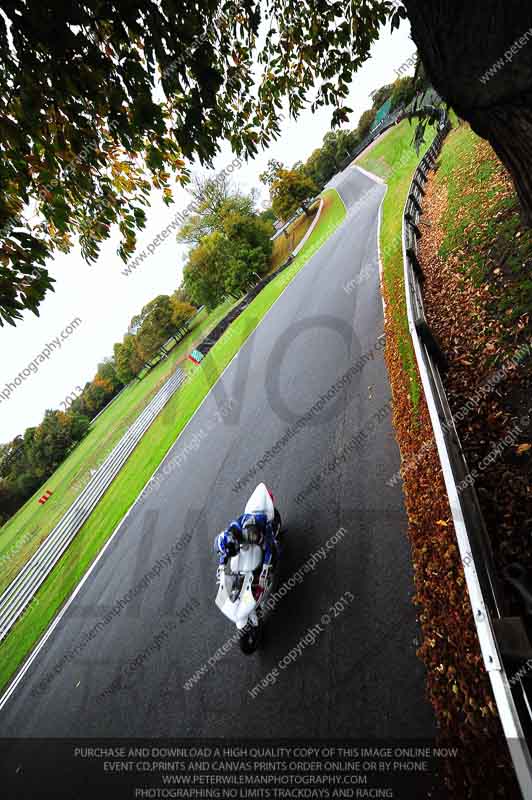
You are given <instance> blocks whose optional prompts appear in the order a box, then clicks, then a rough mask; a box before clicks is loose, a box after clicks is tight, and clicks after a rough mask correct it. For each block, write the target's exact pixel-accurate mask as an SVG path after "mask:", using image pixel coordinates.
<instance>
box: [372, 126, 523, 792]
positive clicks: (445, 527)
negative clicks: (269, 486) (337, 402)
mask: <svg viewBox="0 0 532 800" xmlns="http://www.w3.org/2000/svg"><path fill="white" fill-rule="evenodd" d="M411 137H412V130H411V128H410V127H409V126H407V124H406V123H402V124H401V126H398V128H397V129H396V130H394V131H393V132H392V133H391V134H390V136H389V137H387V139H386V140H384V141H383V142H382V143H379V144H378V145H377V146H376V147H375V148H374V149H373V150H372V151H371V153H369V154H368V156H367V157H366V158H365V159H362V160H361V162H359V163H361V165H362V166H364V167H365V168H366V169H369V170H372V171H374V172H375V173H376V174H378V175H379V176H380V177H382V178H384V179H385V180H387V183H388V191H387V195H386V197H385V200H384V204H383V219H382V226H381V234H380V236H381V238H380V244H381V253H382V260H383V284H382V292H383V297H384V300H385V303H386V310H387V313H386V320H385V333H386V350H385V361H386V365H387V368H388V373H389V376H390V383H391V386H392V400H393V422H394V426H395V430H396V437H397V441H398V444H399V447H400V451H401V462H402V468H401V475H393V476H389V477H388V478H387V480H388V481H389V482H390V483H391V484H393V483H396V482H398V481H399V480H400V479H401V477H402V479H403V491H404V496H405V506H406V510H407V514H408V536H409V540H410V545H411V548H412V562H413V567H414V581H415V587H416V594H415V597H414V603H415V605H416V606H417V608H418V615H419V622H420V625H421V629H422V634H423V641H422V644H421V646H420V648H419V650H418V656H419V657H420V658H421V659H422V661H423V662H424V664H425V666H426V669H427V693H428V697H429V700H430V702H431V704H432V706H433V709H434V713H435V716H436V720H437V722H438V727H439V731H440V737H441V738H442V739H443V740H444V741H453V742H454V743H458V744H459V746H460V747H459V749H460V755H459V758H457V759H452V760H451V759H450V760H449V761H447V763H446V765H445V769H446V786H447V790H448V796H449V797H453V798H496V797H501V796H507V797H518V796H519V790H518V789H517V786H516V783H515V778H514V776H513V771H512V768H511V765H510V760H509V756H508V751H507V747H506V743H505V741H504V738H503V735H502V729H501V726H500V722H499V719H498V715H497V709H496V706H495V703H494V701H493V697H492V693H491V687H490V684H489V680H488V677H487V675H486V672H485V670H484V666H483V661H482V656H481V652H480V647H479V644H478V638H477V634H476V630H475V626H474V622H473V619H472V614H471V606H470V602H469V597H468V593H467V590H466V584H465V579H464V572H463V565H462V561H461V558H460V555H459V551H458V547H457V544H456V537H455V533H454V529H453V524H452V517H451V512H450V508H449V503H448V499H447V493H446V488H445V483H444V479H443V475H442V472H441V466H440V461H439V457H438V453H437V449H436V445H435V441H434V436H433V431H432V425H431V420H430V415H429V412H428V408H427V405H426V402H425V399H424V396H423V392H422V390H421V380H420V376H419V372H418V369H417V364H416V360H415V358H414V355H413V351H412V343H411V339H410V334H409V331H408V322H407V314H406V304H405V285H404V272H403V258H402V235H401V229H402V211H403V208H404V204H405V200H406V197H407V193H408V191H409V187H410V181H411V178H412V174H413V172H414V170H415V168H416V167H417V164H418V161H419V158H420V156H418V155H416V153H415V151H414V150H413V148H412V147H411V146H410V140H411Z"/></svg>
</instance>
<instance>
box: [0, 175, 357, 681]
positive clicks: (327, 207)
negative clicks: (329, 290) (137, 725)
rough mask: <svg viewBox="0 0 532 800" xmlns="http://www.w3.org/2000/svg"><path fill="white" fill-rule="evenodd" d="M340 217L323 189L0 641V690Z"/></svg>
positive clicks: (335, 201)
mask: <svg viewBox="0 0 532 800" xmlns="http://www.w3.org/2000/svg"><path fill="white" fill-rule="evenodd" d="M344 217H345V207H344V205H343V203H342V201H341V199H340V196H339V195H338V193H337V192H336V191H334V190H327V191H326V192H325V193H324V204H323V209H322V214H321V217H320V219H319V222H318V224H317V225H316V228H315V229H314V231H313V232H312V234H311V236H310V237H309V239H308V240H307V242H306V243H305V245H304V246H303V248H302V250H301V251H300V253H299V254H298V256H297V257H296V258H295V259H294V261H293V262H292V264H290V266H289V267H287V269H285V270H284V271H283V272H281V273H280V274H279V275H278V276H277V277H276V278H274V280H272V281H271V282H270V283H269V284H268V285H267V286H266V287H265V288H264V289H263V291H262V292H261V293H260V294H259V295H257V297H256V298H255V299H254V300H253V301H252V302H251V303H250V305H249V306H248V307H247V308H246V309H245V311H244V312H243V313H242V314H241V315H240V316H239V317H237V319H236V320H235V321H234V322H233V323H232V325H231V326H230V327H229V328H228V330H227V331H226V332H225V334H224V335H223V336H222V337H221V338H220V339H219V340H218V342H217V343H216V344H215V345H214V347H213V348H212V350H210V351H209V353H208V354H207V356H206V357H205V358H204V360H203V361H202V362H201V365H200V366H198V367H194V368H193V369H192V371H191V372H190V376H189V380H187V382H186V383H185V384H184V385H183V387H182V388H181V389H180V390H179V391H178V392H177V393H176V394H175V395H174V397H173V398H172V399H171V400H170V401H169V403H168V404H167V406H166V407H165V409H164V410H163V412H162V413H161V414H160V415H159V416H158V417H157V419H156V420H155V421H154V422H153V424H152V425H151V427H150V428H149V430H148V431H147V433H146V434H145V435H144V437H143V438H142V440H141V442H140V443H139V445H138V446H137V448H136V449H135V451H134V452H133V453H132V455H131V456H130V458H129V459H128V461H127V463H126V465H125V466H124V468H123V469H122V471H121V472H120V474H119V475H118V476H117V478H116V479H115V481H114V482H113V484H112V485H111V487H110V488H109V490H108V491H107V492H106V494H105V495H104V497H103V498H102V500H101V501H100V503H99V504H98V506H97V507H96V509H95V511H94V512H93V514H92V515H91V517H90V519H89V520H88V521H87V522H86V524H85V525H84V526H83V527H82V529H81V530H80V532H79V533H78V535H77V536H76V539H75V540H74V542H73V543H72V545H71V546H70V548H69V549H68V551H67V553H65V555H64V556H63V558H62V559H61V561H60V562H59V563H58V564H57V565H56V567H55V568H54V570H53V572H52V573H51V575H50V577H49V579H48V580H47V581H46V583H45V584H44V586H43V587H42V588H41V590H40V591H39V592H38V594H37V596H36V598H35V600H34V602H33V603H32V604H31V606H30V607H29V608H28V610H27V611H26V612H25V614H24V615H23V617H22V618H21V619H20V621H19V622H18V623H17V625H16V626H15V627H14V628H13V630H12V631H11V633H10V634H9V635H8V637H7V638H6V639H5V640H4V641H3V642H2V643H1V644H0V688H2V687H4V686H5V685H6V684H7V683H8V682H9V680H10V679H11V677H12V676H13V675H14V673H15V672H16V670H17V669H18V667H19V666H20V665H21V664H22V662H23V661H24V659H25V658H26V656H27V654H28V653H29V652H30V651H31V649H32V648H33V647H34V646H35V644H36V643H37V641H38V640H39V639H40V637H41V636H42V634H43V633H44V632H45V630H46V628H47V627H48V626H49V624H50V622H51V621H52V620H53V618H54V617H55V615H56V614H57V612H58V611H59V610H60V608H61V606H62V605H63V604H64V602H65V601H66V599H67V598H68V597H69V596H70V595H71V593H72V591H73V590H74V589H75V587H76V586H77V584H78V583H79V581H80V580H81V578H82V577H83V575H84V574H85V572H86V571H87V569H88V567H89V566H90V564H91V563H92V562H93V560H94V559H95V557H96V556H97V554H98V553H99V552H100V550H101V549H102V547H103V546H104V544H105V542H106V541H107V540H108V539H109V537H110V535H111V533H112V532H113V531H114V530H115V528H116V526H117V525H118V523H119V522H120V520H121V519H122V518H123V516H124V514H125V513H126V512H127V510H128V509H129V508H130V507H131V505H132V504H133V502H134V501H135V499H136V498H137V497H138V495H139V494H140V492H141V491H142V489H143V487H144V486H145V485H146V483H147V481H148V480H149V478H150V477H151V475H152V474H153V473H154V471H155V470H156V468H157V467H158V466H159V464H160V463H161V461H162V460H163V458H164V456H165V455H166V453H167V452H168V450H169V449H170V447H171V446H172V445H173V444H174V442H175V440H176V438H177V437H178V436H179V434H180V433H181V431H182V430H183V428H184V427H185V425H186V424H187V422H188V421H189V420H190V419H191V417H192V416H193V414H194V413H195V411H196V410H197V408H198V407H199V406H200V405H201V403H202V401H203V399H204V398H205V396H206V395H207V393H208V391H209V390H210V389H211V387H212V386H213V385H214V383H215V382H216V381H217V379H218V378H219V376H220V374H221V373H222V371H223V369H225V367H226V366H227V365H228V364H229V362H230V361H231V359H232V358H233V357H234V355H235V354H236V353H237V352H238V350H239V349H240V348H241V347H242V345H243V344H244V342H245V341H246V339H247V338H248V336H249V335H250V334H251V333H252V332H253V330H254V329H255V328H256V327H257V325H258V323H259V322H260V320H261V319H262V317H263V316H264V315H265V314H266V312H267V311H268V310H269V309H270V308H271V306H272V305H273V303H274V302H275V301H276V300H277V299H278V298H279V297H280V295H281V294H282V292H283V291H284V289H285V288H286V286H287V285H288V284H289V283H290V281H291V280H292V279H293V278H294V277H295V276H296V274H297V273H298V272H299V270H300V269H301V268H302V267H303V266H304V265H305V264H306V262H307V261H308V260H309V259H310V258H311V257H312V256H313V255H314V253H316V252H317V250H318V249H319V248H320V247H321V245H322V244H323V243H324V242H325V241H326V240H327V239H328V238H329V236H331V234H332V233H333V232H334V231H335V230H336V228H338V226H339V225H340V224H341V222H342V221H343V219H344Z"/></svg>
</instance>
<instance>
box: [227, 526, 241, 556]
mask: <svg viewBox="0 0 532 800" xmlns="http://www.w3.org/2000/svg"><path fill="white" fill-rule="evenodd" d="M226 538H227V542H226V545H225V552H226V554H227V555H228V556H229V557H232V556H236V554H237V553H238V551H239V550H240V545H241V543H242V534H241V532H240V528H238V527H237V526H236V525H230V526H229V527H228V529H227V532H226Z"/></svg>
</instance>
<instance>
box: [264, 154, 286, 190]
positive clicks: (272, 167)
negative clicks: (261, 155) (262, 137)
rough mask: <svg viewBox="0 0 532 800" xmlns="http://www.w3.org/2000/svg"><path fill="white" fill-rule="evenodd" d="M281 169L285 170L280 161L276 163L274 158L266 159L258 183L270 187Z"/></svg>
mask: <svg viewBox="0 0 532 800" xmlns="http://www.w3.org/2000/svg"><path fill="white" fill-rule="evenodd" d="M282 169H285V166H284V164H283V162H282V161H278V160H277V159H276V158H270V159H268V163H267V165H266V169H265V170H264V172H261V173H260V175H259V180H260V182H261V183H264V184H265V186H271V185H272V183H273V182H274V181H275V180H277V176H278V174H279V172H280V170H282Z"/></svg>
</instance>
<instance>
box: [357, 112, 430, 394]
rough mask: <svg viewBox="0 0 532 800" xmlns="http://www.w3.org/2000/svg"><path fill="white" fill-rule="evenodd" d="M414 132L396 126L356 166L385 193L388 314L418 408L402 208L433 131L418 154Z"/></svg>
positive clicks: (403, 124) (384, 261)
mask: <svg viewBox="0 0 532 800" xmlns="http://www.w3.org/2000/svg"><path fill="white" fill-rule="evenodd" d="M413 131H414V128H413V127H412V126H411V125H410V123H409V122H408V121H407V120H403V122H401V123H400V124H399V125H396V126H395V128H393V129H392V130H391V131H390V132H389V133H387V135H386V136H385V137H384V139H383V140H382V141H381V142H379V143H378V144H377V145H375V146H374V147H373V148H372V149H371V151H370V152H369V153H368V154H367V155H366V156H361V157H360V159H358V161H357V162H356V163H357V165H358V166H360V167H363V168H364V169H367V170H368V171H369V172H373V173H374V174H375V175H378V176H379V177H380V178H383V179H384V180H385V181H386V183H387V185H388V191H387V192H386V196H385V198H384V203H383V207H382V223H381V232H380V245H381V257H382V264H383V277H384V282H385V284H386V291H387V293H388V298H389V300H388V307H387V313H389V314H390V315H392V317H393V320H394V327H395V329H396V331H397V342H398V347H399V352H400V355H401V362H402V365H403V369H404V371H405V373H406V375H407V376H408V384H409V391H410V396H411V399H412V405H413V407H414V409H417V408H418V405H419V397H420V393H421V385H420V383H419V379H418V376H417V370H416V366H415V364H416V359H415V354H414V348H413V346H412V340H411V338H410V333H409V330H408V318H407V313H406V299H405V285H404V273H403V249H402V227H403V208H404V205H405V202H406V197H407V193H408V189H409V188H410V182H411V180H412V175H413V174H414V171H415V169H416V167H417V165H418V163H419V161H420V159H421V157H422V156H423V155H424V153H425V152H426V151H427V150H428V148H429V147H430V145H431V144H432V140H433V138H434V135H435V131H434V130H433V129H431V128H429V129H428V133H427V141H426V142H425V144H424V145H423V147H422V149H421V150H420V152H419V154H418V153H416V151H415V149H414V148H413V147H412V144H411V142H412V137H413Z"/></svg>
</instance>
